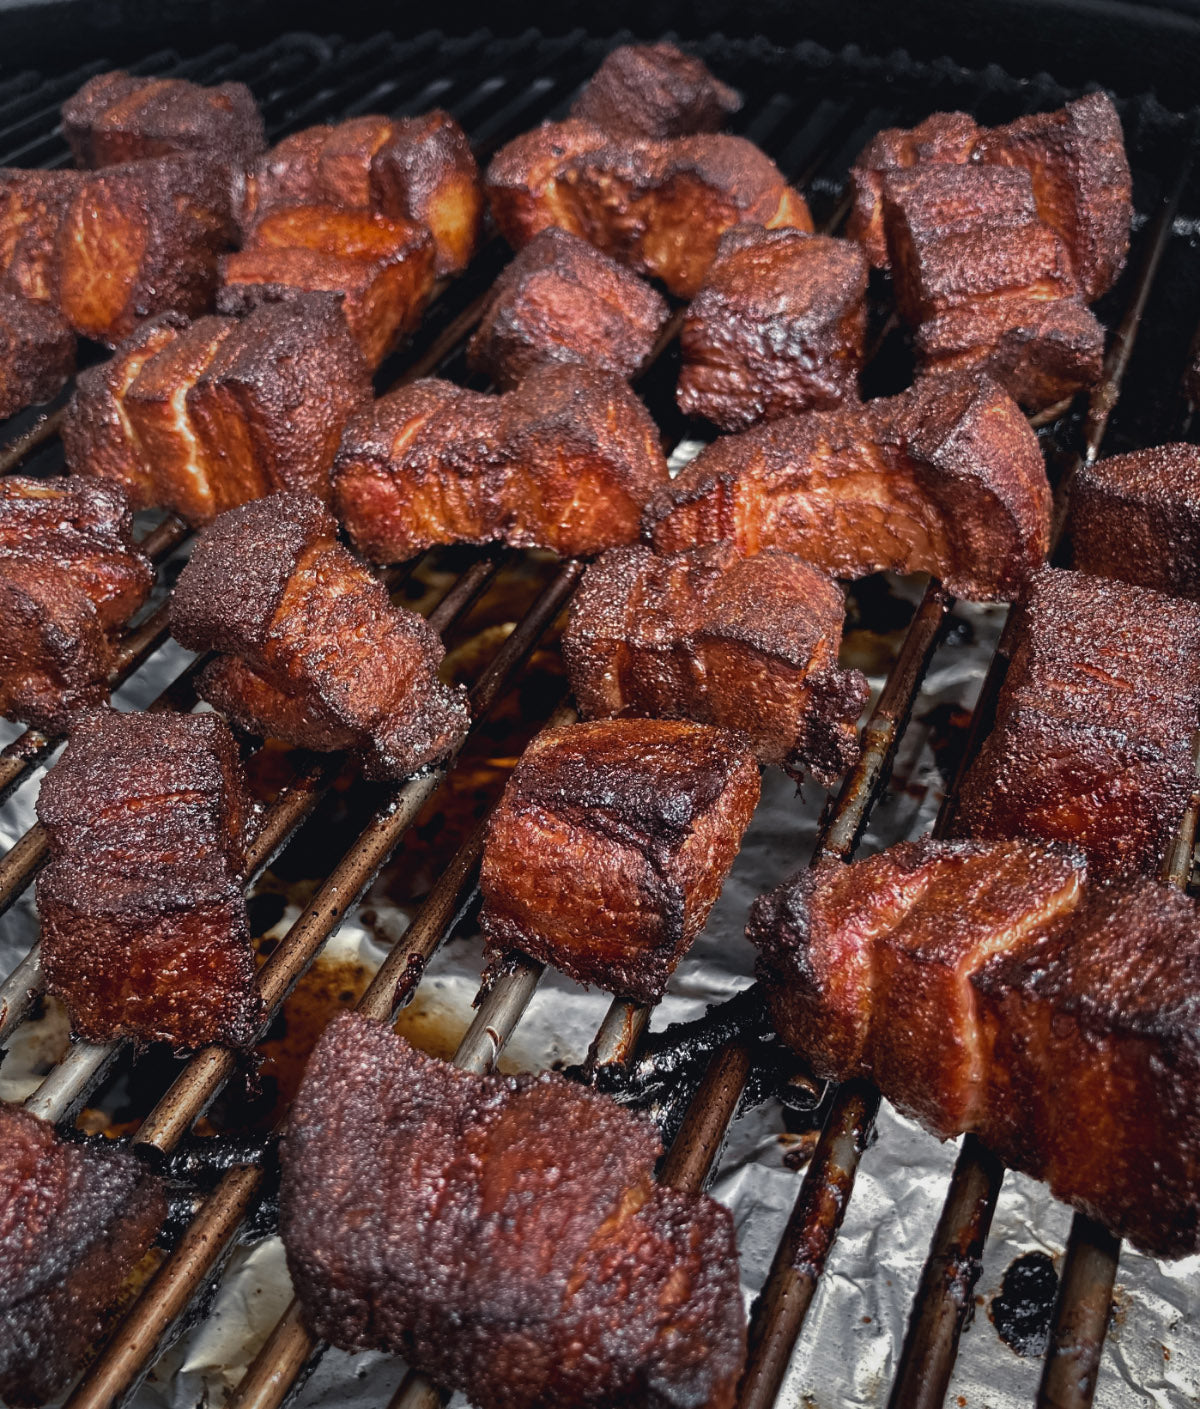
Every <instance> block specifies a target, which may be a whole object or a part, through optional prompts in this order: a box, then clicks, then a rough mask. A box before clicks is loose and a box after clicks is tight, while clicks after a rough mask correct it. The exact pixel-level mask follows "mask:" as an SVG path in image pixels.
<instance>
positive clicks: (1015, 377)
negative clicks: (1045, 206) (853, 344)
mask: <svg viewBox="0 0 1200 1409" xmlns="http://www.w3.org/2000/svg"><path fill="white" fill-rule="evenodd" d="M883 209H884V228H885V230H886V233H887V239H888V249H889V251H890V254H891V264H892V281H893V284H894V285H895V290H896V302H897V306H898V307H899V309H900V312H901V314H902V316H903V317H904V318H905V319H906V321H907V322H908V323H909V325H910V327H912V328H913V329H914V334H915V337H914V341H915V344H916V350H917V354H918V356H919V358H920V361H921V363H922V365H923V367H924V368H925V369H926V370H929V371H953V370H976V371H985V372H987V373H989V374H990V375H991V376H992V377H994V378H995V379H996V381H998V382H999V383H1000V384H1001V385H1002V386H1003V387H1005V388H1006V389H1007V390H1008V392H1009V393H1010V394H1011V395H1012V396H1014V397H1015V398H1016V399H1017V400H1018V401H1019V402H1020V403H1021V405H1022V406H1024V407H1025V408H1026V409H1028V410H1040V409H1042V408H1043V407H1046V406H1051V405H1053V404H1055V403H1056V402H1058V401H1061V400H1063V399H1064V398H1066V397H1069V396H1073V395H1074V394H1075V393H1076V392H1077V391H1079V390H1080V389H1081V388H1083V387H1088V386H1093V385H1095V383H1096V382H1097V381H1099V379H1100V373H1101V369H1102V362H1103V357H1104V330H1103V328H1101V326H1100V324H1099V323H1098V322H1097V321H1096V319H1095V317H1094V316H1093V314H1092V313H1091V312H1090V311H1089V310H1088V308H1087V307H1086V306H1085V305H1084V303H1083V300H1082V299H1081V298H1080V297H1079V293H1078V286H1077V284H1076V280H1075V274H1074V271H1073V269H1072V267H1071V259H1070V255H1069V254H1068V251H1067V248H1066V246H1065V244H1064V243H1063V241H1062V239H1061V238H1060V237H1059V236H1058V235H1057V234H1056V233H1055V232H1054V230H1053V229H1051V227H1050V226H1049V225H1046V224H1044V223H1043V222H1042V221H1040V220H1039V219H1038V215H1037V208H1036V206H1035V204H1034V192H1033V185H1032V182H1031V180H1030V177H1029V173H1028V172H1027V171H1023V170H1009V169H1005V168H1003V167H986V166H930V167H918V168H917V169H916V170H913V171H897V172H889V173H887V174H885V176H884V180H883Z"/></svg>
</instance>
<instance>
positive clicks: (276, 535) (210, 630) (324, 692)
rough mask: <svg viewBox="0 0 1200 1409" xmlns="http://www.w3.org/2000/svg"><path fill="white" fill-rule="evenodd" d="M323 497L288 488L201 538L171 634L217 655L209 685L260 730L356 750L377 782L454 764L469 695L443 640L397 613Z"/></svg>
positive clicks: (205, 692)
mask: <svg viewBox="0 0 1200 1409" xmlns="http://www.w3.org/2000/svg"><path fill="white" fill-rule="evenodd" d="M337 532H338V526H337V521H336V520H335V519H334V517H333V515H332V514H330V513H329V511H328V510H327V509H326V508H325V507H324V505H322V504H321V502H320V501H319V500H318V499H315V498H313V497H312V496H310V495H302V494H275V495H271V496H270V497H269V498H266V499H260V500H257V501H255V502H254V503H252V504H246V505H244V506H243V507H241V508H239V509H234V510H231V511H230V512H229V513H226V514H223V515H221V517H220V518H219V519H218V520H217V521H216V522H215V523H214V524H213V525H212V526H211V527H210V528H208V529H206V530H205V532H204V533H203V534H202V535H201V537H200V539H199V541H198V542H197V544H196V547H195V549H194V551H193V553H192V557H191V560H190V561H189V563H188V565H187V566H186V567H185V568H184V570H183V572H182V573H181V574H180V577H179V582H178V584H177V586H176V588H175V592H174V595H173V596H172V599H171V630H172V632H173V633H174V635H175V637H176V639H177V640H179V641H180V642H181V643H182V644H183V645H185V646H187V647H188V648H189V649H191V650H196V651H216V652H218V653H219V654H218V656H217V659H216V660H215V661H212V662H210V664H209V665H207V666H206V667H205V668H204V670H203V671H202V673H201V675H200V678H199V681H198V682H197V689H198V691H199V693H200V695H201V697H202V698H203V699H206V700H208V701H209V702H210V703H211V704H213V705H215V706H216V707H217V708H218V709H220V710H222V711H224V712H225V713H226V714H228V715H229V716H230V717H231V718H232V719H235V720H236V721H237V722H238V723H239V724H241V725H242V727H243V728H246V729H249V730H251V731H252V732H254V733H257V734H263V735H267V736H269V737H273V738H278V739H283V740H285V741H286V742H288V743H291V744H296V745H299V746H301V747H304V748H311V749H317V750H321V751H329V750H336V749H355V750H357V751H359V752H360V753H361V754H362V755H363V758H364V760H365V762H366V765H367V769H368V771H369V772H370V773H371V774H373V775H374V776H376V777H385V778H404V777H407V776H409V775H410V774H412V773H415V772H416V771H417V770H418V769H420V768H423V767H425V766H426V765H427V764H430V763H437V762H440V761H441V760H442V759H444V758H446V757H447V756H448V755H449V754H450V753H451V752H452V751H453V749H454V748H455V747H456V746H457V745H458V743H459V742H460V741H461V739H462V737H463V735H464V734H465V733H466V729H467V725H468V723H469V719H470V716H469V713H468V710H467V706H466V702H465V698H464V694H463V691H462V690H461V689H450V688H448V687H447V686H445V685H443V684H442V683H441V681H440V680H439V679H438V667H439V666H440V664H441V661H442V658H443V656H444V654H445V652H444V649H443V647H442V643H441V641H440V640H439V638H438V636H437V634H436V632H435V631H434V630H433V628H432V627H431V626H429V625H428V623H427V622H426V621H424V619H423V618H421V617H419V616H417V615H416V614H415V613H413V612H410V611H405V610H404V609H403V608H401V607H396V606H393V605H392V603H391V601H390V599H389V597H388V594H387V590H386V589H385V587H384V586H383V584H382V583H381V582H380V581H379V580H378V579H377V578H376V577H375V576H374V575H373V574H372V573H371V572H370V571H369V570H368V569H367V568H366V567H364V565H363V564H362V563H361V562H360V561H359V560H358V559H356V558H355V557H354V555H353V554H352V553H351V552H349V551H348V550H347V549H346V548H344V547H343V546H342V545H341V544H340V543H339V542H338V537H337Z"/></svg>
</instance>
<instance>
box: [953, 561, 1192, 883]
mask: <svg viewBox="0 0 1200 1409" xmlns="http://www.w3.org/2000/svg"><path fill="white" fill-rule="evenodd" d="M1019 610H1020V618H1019V624H1020V629H1021V634H1020V636H1019V638H1018V644H1017V647H1016V649H1015V651H1014V652H1013V658H1012V662H1011V664H1010V665H1009V668H1008V675H1007V677H1006V679H1005V682H1004V688H1003V690H1002V691H1001V693H1000V698H999V700H998V702H997V707H996V723H995V726H994V728H993V729H992V732H991V734H990V735H989V736H988V737H987V739H986V740H985V741H984V744H983V747H982V749H981V750H980V753H979V757H978V758H977V759H976V760H975V762H974V764H973V765H972V766H971V768H970V770H969V771H968V773H967V776H966V778H965V780H964V783H963V787H962V791H961V799H960V810H959V814H958V818H957V821H956V826H957V829H958V830H959V832H960V833H962V834H963V835H967V836H974V837H1026V838H1029V839H1031V840H1036V841H1054V842H1064V843H1069V844H1072V845H1075V846H1078V847H1079V848H1080V849H1081V850H1083V851H1085V852H1086V853H1087V857H1088V865H1089V868H1090V870H1091V872H1092V874H1093V875H1095V876H1099V877H1110V876H1128V875H1138V874H1146V873H1154V872H1156V871H1157V870H1158V868H1159V866H1160V865H1161V863H1162V860H1163V858H1164V856H1165V855H1166V852H1167V849H1168V847H1169V846H1170V843H1171V839H1172V837H1173V836H1174V834H1175V831H1176V828H1177V827H1178V825H1179V820H1180V818H1181V817H1182V816H1183V811H1184V808H1185V807H1186V805H1187V800H1188V798H1189V796H1190V795H1191V791H1192V789H1193V787H1194V786H1195V769H1194V767H1193V764H1192V734H1193V731H1194V730H1195V729H1196V728H1197V725H1200V605H1197V604H1196V603H1193V602H1187V601H1183V600H1181V599H1178V598H1174V597H1167V596H1165V595H1163V594H1162V593H1160V592H1152V591H1149V590H1147V589H1146V588H1142V587H1131V586H1128V585H1127V584H1125V583H1123V582H1114V581H1106V580H1105V579H1103V578H1098V577H1089V576H1086V575H1084V574H1083V573H1076V572H1065V571H1062V570H1061V569H1054V568H1043V569H1042V570H1041V571H1040V572H1038V573H1037V574H1036V575H1035V576H1034V577H1033V578H1032V580H1031V581H1030V584H1029V589H1028V593H1027V595H1026V597H1025V599H1024V600H1023V602H1022V604H1021V607H1020V608H1019Z"/></svg>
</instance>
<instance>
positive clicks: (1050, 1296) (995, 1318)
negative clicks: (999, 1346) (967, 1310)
mask: <svg viewBox="0 0 1200 1409" xmlns="http://www.w3.org/2000/svg"><path fill="white" fill-rule="evenodd" d="M1057 1292H1058V1273H1057V1272H1056V1271H1055V1270H1054V1263H1053V1261H1052V1260H1051V1259H1050V1257H1049V1256H1048V1255H1047V1254H1046V1253H1044V1252H1029V1253H1026V1254H1025V1255H1024V1256H1023V1257H1018V1258H1017V1259H1016V1261H1015V1262H1012V1263H1010V1264H1009V1266H1008V1269H1007V1271H1006V1272H1005V1273H1004V1280H1003V1281H1002V1282H1001V1284H1000V1292H999V1294H998V1295H997V1296H994V1297H993V1298H992V1300H991V1304H990V1305H989V1307H988V1317H989V1318H990V1320H991V1322H992V1325H993V1326H995V1328H996V1334H997V1335H998V1336H999V1337H1000V1339H1001V1340H1002V1341H1003V1342H1004V1344H1005V1345H1006V1346H1008V1348H1009V1350H1011V1351H1013V1352H1014V1353H1015V1354H1016V1355H1043V1354H1045V1351H1046V1347H1047V1346H1048V1345H1049V1343H1050V1317H1051V1314H1052V1312H1053V1310H1054V1298H1055V1296H1056V1294H1057Z"/></svg>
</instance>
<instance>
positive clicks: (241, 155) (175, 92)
mask: <svg viewBox="0 0 1200 1409" xmlns="http://www.w3.org/2000/svg"><path fill="white" fill-rule="evenodd" d="M62 121H63V135H64V136H65V137H66V139H67V141H68V142H69V143H70V146H71V151H72V152H73V153H74V154H75V162H76V165H78V166H112V165H114V164H115V163H117V162H125V161H137V160H139V159H140V158H142V157H164V156H167V155H169V154H170V153H171V152H212V153H213V154H214V155H216V156H219V157H221V158H223V159H224V160H225V161H228V162H245V161H247V160H248V159H249V158H250V157H254V156H257V155H258V153H259V152H261V151H262V150H263V148H264V147H265V146H266V136H265V134H264V132H263V121H262V116H261V114H260V113H259V111H258V107H257V105H256V104H255V102H254V95H253V94H252V93H251V92H250V90H249V88H247V87H246V85H245V84H244V83H219V84H216V85H215V86H213V87H211V88H207V87H204V86H203V85H201V84H199V83H189V82H188V81H187V80H186V79H183V78H141V77H136V76H135V75H133V74H129V73H125V72H124V71H123V70H121V69H115V70H113V71H112V72H111V73H101V74H97V75H96V77H95V78H90V79H88V81H87V82H86V83H85V84H84V85H83V87H82V88H81V89H80V90H79V92H78V93H76V94H75V96H74V97H72V98H68V100H67V101H66V102H65V103H64V104H63V110H62Z"/></svg>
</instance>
